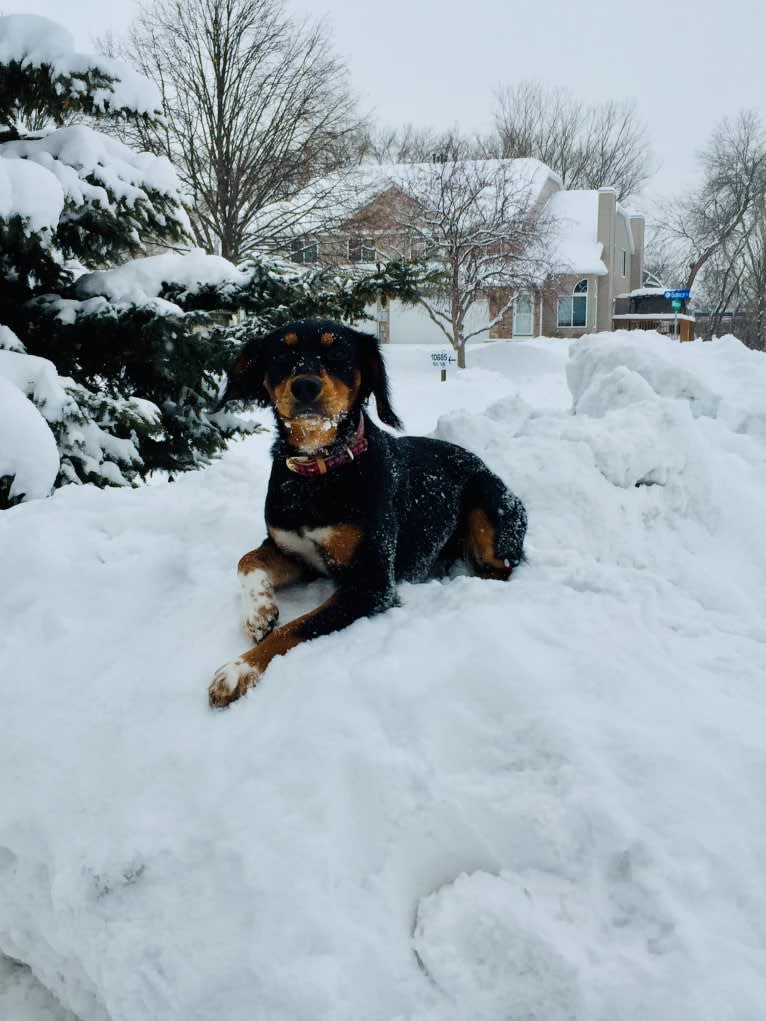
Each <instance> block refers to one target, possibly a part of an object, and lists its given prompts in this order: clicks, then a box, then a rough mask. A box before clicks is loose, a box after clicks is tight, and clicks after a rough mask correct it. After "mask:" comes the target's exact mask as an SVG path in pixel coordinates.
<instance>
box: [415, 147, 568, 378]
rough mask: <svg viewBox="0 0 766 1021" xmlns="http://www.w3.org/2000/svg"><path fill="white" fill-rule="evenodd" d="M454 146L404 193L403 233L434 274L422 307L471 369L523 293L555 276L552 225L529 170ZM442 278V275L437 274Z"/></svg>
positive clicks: (420, 171) (418, 170)
mask: <svg viewBox="0 0 766 1021" xmlns="http://www.w3.org/2000/svg"><path fill="white" fill-rule="evenodd" d="M466 152H467V150H466V148H465V146H464V145H463V144H461V143H459V142H456V141H454V140H453V142H452V143H451V145H450V147H449V149H448V151H447V152H446V153H445V154H444V155H443V157H442V158H441V159H440V160H437V161H435V162H433V163H431V164H429V165H423V164H419V165H414V166H413V168H412V172H411V173H410V174H409V175H408V176H407V178H406V179H405V181H404V183H403V185H402V187H403V190H404V193H405V195H406V197H407V202H405V203H403V204H402V210H403V212H402V219H401V223H400V224H399V227H400V229H401V232H402V235H403V236H405V237H408V238H409V239H410V241H411V243H412V246H413V250H414V253H415V254H421V255H422V257H423V258H424V260H425V262H426V264H427V265H428V266H429V269H430V270H431V278H430V279H431V283H430V284H429V286H428V287H427V288H426V289H425V290H424V292H423V293H422V294H421V296H420V299H419V300H420V304H421V305H422V306H423V308H424V309H425V310H426V312H427V313H428V315H429V317H430V318H431V320H432V321H433V322H434V323H435V324H436V326H438V328H439V329H440V330H441V332H442V333H443V334H444V337H445V338H446V340H447V341H449V343H450V344H451V345H452V347H453V348H454V349H455V351H456V352H457V355H458V366H459V367H460V368H465V345H466V343H467V341H468V340H470V339H471V337H473V336H476V335H478V334H480V333H483V332H485V331H486V330H489V329H491V328H492V327H493V326H494V325H496V324H497V323H498V322H499V321H500V320H501V319H502V317H503V316H504V315H505V313H506V312H507V311H508V310H509V309H510V307H511V305H512V303H513V301H514V298H515V296H516V295H517V294H518V292H519V291H521V290H526V289H528V288H531V287H535V286H539V284H540V283H541V281H542V280H543V279H544V278H545V276H546V275H547V273H548V270H549V266H548V260H547V251H548V240H549V233H550V231H551V224H550V222H549V220H548V218H547V217H546V215H545V213H544V212H543V210H542V208H541V207H540V205H539V203H538V201H537V198H538V196H537V193H536V188H535V182H534V180H533V179H531V178H530V177H529V176H528V175H529V171H530V168H529V166H528V165H526V166H525V165H521V166H520V165H518V164H517V165H514V164H512V163H507V162H502V161H497V160H472V159H467V158H466ZM434 270H436V271H437V272H436V274H434V273H433V271H434ZM490 296H494V297H495V299H496V300H495V303H494V304H495V310H494V313H493V314H492V315H490V314H489V313H488V314H486V316H485V317H484V318H483V321H481V322H480V323H478V324H477V323H476V322H474V324H473V326H472V327H470V328H469V326H468V314H469V312H470V311H471V310H472V309H474V310H475V309H476V308H477V306H478V303H479V302H480V301H482V299H488V298H489V297H490Z"/></svg>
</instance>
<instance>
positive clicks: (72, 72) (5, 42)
mask: <svg viewBox="0 0 766 1021" xmlns="http://www.w3.org/2000/svg"><path fill="white" fill-rule="evenodd" d="M11 62H15V63H19V64H21V65H22V67H43V66H49V67H50V68H51V69H52V71H53V73H54V75H56V76H57V77H61V76H67V77H68V76H75V81H73V82H72V84H71V94H72V95H77V93H78V90H79V88H80V86H81V82H78V80H77V76H82V75H83V74H84V73H86V72H87V71H91V70H95V71H98V72H100V73H101V74H104V75H107V76H109V77H110V78H112V79H114V81H113V82H112V84H111V86H110V87H108V88H102V89H95V90H93V98H94V101H95V104H96V107H97V108H100V109H102V110H103V109H106V108H110V109H112V110H130V111H133V112H135V113H139V114H149V115H150V116H151V115H154V116H156V115H157V114H159V112H160V110H161V109H162V103H161V99H160V95H159V92H158V91H157V88H156V87H155V86H154V85H153V84H152V83H151V82H150V81H149V80H148V79H147V78H144V76H143V75H140V74H138V73H136V72H135V71H133V70H132V68H130V67H128V66H127V64H123V63H122V62H121V61H119V60H113V59H112V58H111V57H105V56H102V55H100V54H99V55H98V56H95V55H93V54H87V53H78V52H77V50H76V49H75V44H74V39H73V37H72V35H71V33H70V32H69V31H67V29H66V28H64V27H63V26H62V25H60V24H58V23H57V22H55V21H50V20H49V19H48V18H44V17H41V16H40V15H36V14H12V15H6V16H5V17H0V64H8V63H11ZM57 86H58V88H59V89H61V88H62V87H63V85H62V83H61V82H58V83H57Z"/></svg>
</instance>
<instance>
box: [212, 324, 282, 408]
mask: <svg viewBox="0 0 766 1021" xmlns="http://www.w3.org/2000/svg"><path fill="white" fill-rule="evenodd" d="M263 346H264V338H263V337H253V339H252V340H248V341H247V343H246V344H244V345H243V346H242V349H241V351H240V352H239V354H238V355H237V357H236V359H235V361H234V364H233V365H232V367H231V368H230V369H229V371H228V373H227V376H226V387H225V388H224V391H223V394H222V396H221V399H220V400H219V401H218V403H217V404H216V406H215V410H216V411H220V410H221V408H222V407H223V406H224V404H226V402H227V401H255V403H256V404H260V406H261V407H262V408H265V407H268V406H269V403H270V402H269V395H268V393H267V391H266V388H265V386H264V385H263V379H264V376H265V375H266V368H265V361H264V356H263Z"/></svg>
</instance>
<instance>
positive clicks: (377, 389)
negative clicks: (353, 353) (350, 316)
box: [352, 330, 404, 429]
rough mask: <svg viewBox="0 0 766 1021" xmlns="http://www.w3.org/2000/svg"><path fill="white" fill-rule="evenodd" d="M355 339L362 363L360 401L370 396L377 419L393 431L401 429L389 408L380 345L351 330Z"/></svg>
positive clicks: (392, 410) (397, 418)
mask: <svg viewBox="0 0 766 1021" xmlns="http://www.w3.org/2000/svg"><path fill="white" fill-rule="evenodd" d="M352 333H353V334H354V336H355V337H356V341H357V344H358V345H359V351H360V354H361V362H362V391H361V396H362V400H366V399H367V398H368V397H369V396H370V394H372V395H373V397H374V398H375V404H376V405H377V409H378V418H379V419H380V420H381V422H385V423H386V425H390V426H393V428H394V429H403V428H404V426H403V425H402V423H401V421H400V419H399V416H398V415H397V414H396V412H395V411H394V409H393V408H392V407H391V396H390V394H389V392H388V376H387V375H386V365H385V362H384V361H383V355H382V354H381V353H380V343H379V341H378V338H377V337H373V336H372V334H370V333H362V332H361V331H360V330H352Z"/></svg>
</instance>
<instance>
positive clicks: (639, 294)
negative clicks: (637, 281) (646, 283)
mask: <svg viewBox="0 0 766 1021" xmlns="http://www.w3.org/2000/svg"><path fill="white" fill-rule="evenodd" d="M666 290H667V287H636V288H635V290H633V291H625V292H624V293H623V294H618V295H616V297H618V298H649V297H651V296H652V295H654V296H656V295H658V294H661V295H663V296H664V294H665V291H666Z"/></svg>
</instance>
